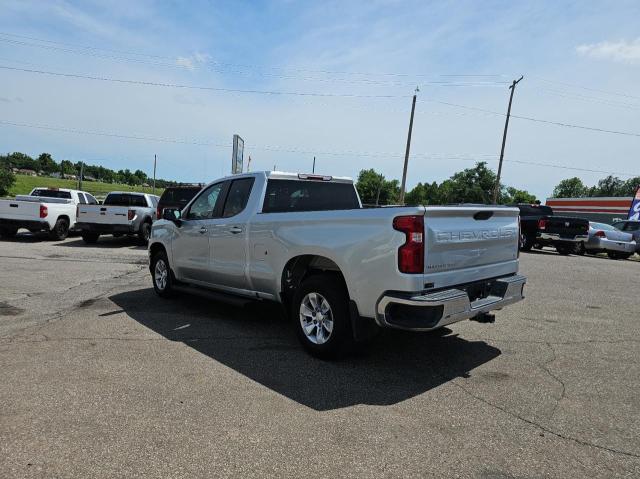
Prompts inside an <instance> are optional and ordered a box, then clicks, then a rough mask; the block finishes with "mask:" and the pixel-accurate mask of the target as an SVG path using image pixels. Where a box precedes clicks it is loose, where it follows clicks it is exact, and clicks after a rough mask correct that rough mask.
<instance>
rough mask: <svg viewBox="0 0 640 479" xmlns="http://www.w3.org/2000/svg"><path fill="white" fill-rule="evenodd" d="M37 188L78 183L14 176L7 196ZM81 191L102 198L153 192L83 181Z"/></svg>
mask: <svg viewBox="0 0 640 479" xmlns="http://www.w3.org/2000/svg"><path fill="white" fill-rule="evenodd" d="M37 187H46V188H69V189H77V188H78V182H77V181H76V180H63V179H60V178H49V177H46V176H27V175H16V182H15V183H14V184H13V186H12V187H11V189H10V190H9V196H15V195H28V194H29V193H30V192H31V190H33V189H34V188H37ZM82 190H83V191H88V192H89V193H91V194H92V195H93V196H96V197H98V196H100V197H104V196H106V194H107V193H110V192H111V191H137V192H140V193H152V192H153V188H151V187H146V188H144V187H142V186H129V185H121V184H117V183H102V182H99V181H83V182H82ZM163 191H164V190H163V189H161V188H156V195H158V196H160V195H161V194H162V192H163Z"/></svg>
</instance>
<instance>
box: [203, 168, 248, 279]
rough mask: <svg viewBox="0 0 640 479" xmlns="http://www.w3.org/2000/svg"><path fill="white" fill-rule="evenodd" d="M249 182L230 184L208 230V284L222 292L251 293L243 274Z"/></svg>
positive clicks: (244, 267)
mask: <svg viewBox="0 0 640 479" xmlns="http://www.w3.org/2000/svg"><path fill="white" fill-rule="evenodd" d="M253 181H254V179H253V178H239V179H237V180H233V181H232V182H231V185H230V186H229V191H228V193H227V195H226V201H225V203H224V207H223V210H222V214H221V215H220V217H219V218H217V219H215V220H214V221H213V226H212V228H210V234H211V240H210V241H211V243H210V248H211V265H212V268H211V274H212V275H213V278H212V283H213V284H215V285H218V286H220V287H223V288H233V289H251V288H250V284H249V280H248V277H247V271H246V270H247V251H248V233H249V232H248V231H247V225H248V220H249V216H250V211H249V209H248V208H247V202H248V201H249V196H250V194H251V190H252V187H253Z"/></svg>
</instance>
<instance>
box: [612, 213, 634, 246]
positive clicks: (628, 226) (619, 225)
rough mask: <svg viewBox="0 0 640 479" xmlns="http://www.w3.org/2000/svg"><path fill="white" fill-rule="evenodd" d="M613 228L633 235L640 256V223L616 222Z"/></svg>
mask: <svg viewBox="0 0 640 479" xmlns="http://www.w3.org/2000/svg"><path fill="white" fill-rule="evenodd" d="M612 226H613V227H614V228H616V229H618V230H620V231H624V232H625V233H629V234H631V235H632V236H633V240H634V241H635V242H636V253H638V254H640V221H638V220H624V221H616V222H615V223H613V225H612Z"/></svg>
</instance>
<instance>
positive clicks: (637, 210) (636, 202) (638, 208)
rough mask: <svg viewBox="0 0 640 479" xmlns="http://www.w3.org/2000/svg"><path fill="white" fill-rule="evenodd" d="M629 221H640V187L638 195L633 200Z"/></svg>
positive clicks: (637, 191) (639, 187)
mask: <svg viewBox="0 0 640 479" xmlns="http://www.w3.org/2000/svg"><path fill="white" fill-rule="evenodd" d="M627 219H630V220H640V186H638V189H637V190H636V194H635V196H634V197H633V199H632V200H631V207H630V208H629V216H628V218H627Z"/></svg>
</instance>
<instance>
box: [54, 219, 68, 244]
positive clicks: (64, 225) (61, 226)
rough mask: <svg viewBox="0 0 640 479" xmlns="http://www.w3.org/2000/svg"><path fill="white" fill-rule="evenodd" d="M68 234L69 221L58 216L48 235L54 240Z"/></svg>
mask: <svg viewBox="0 0 640 479" xmlns="http://www.w3.org/2000/svg"><path fill="white" fill-rule="evenodd" d="M67 236H69V221H68V220H67V219H65V218H58V221H56V224H55V225H54V226H53V229H52V230H51V231H49V237H50V238H51V239H52V240H55V241H62V240H63V239H66V238H67Z"/></svg>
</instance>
